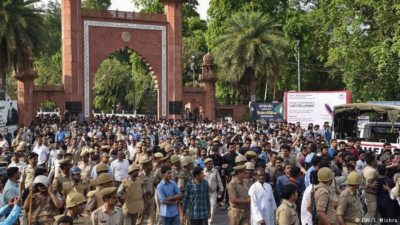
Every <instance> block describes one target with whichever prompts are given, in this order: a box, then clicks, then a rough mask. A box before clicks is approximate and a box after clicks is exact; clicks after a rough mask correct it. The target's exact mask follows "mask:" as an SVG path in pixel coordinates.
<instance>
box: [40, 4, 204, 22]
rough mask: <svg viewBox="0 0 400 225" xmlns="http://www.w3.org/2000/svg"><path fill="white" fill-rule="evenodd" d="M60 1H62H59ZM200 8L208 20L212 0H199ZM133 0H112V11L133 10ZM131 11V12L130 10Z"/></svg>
mask: <svg viewBox="0 0 400 225" xmlns="http://www.w3.org/2000/svg"><path fill="white" fill-rule="evenodd" d="M48 1H49V0H41V2H43V3H47V2H48ZM58 1H60V0H58ZM198 2H199V6H198V8H197V12H198V13H199V14H200V18H201V19H203V20H206V19H207V9H208V5H209V4H210V0H198ZM133 8H134V6H133V3H132V0H111V7H110V9H111V10H116V9H118V10H119V11H124V10H125V9H133ZM128 11H129V10H128Z"/></svg>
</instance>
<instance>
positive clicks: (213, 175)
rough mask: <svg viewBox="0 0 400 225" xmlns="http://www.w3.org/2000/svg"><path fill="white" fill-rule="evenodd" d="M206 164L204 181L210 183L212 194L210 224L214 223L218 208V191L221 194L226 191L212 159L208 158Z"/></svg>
mask: <svg viewBox="0 0 400 225" xmlns="http://www.w3.org/2000/svg"><path fill="white" fill-rule="evenodd" d="M204 163H205V164H206V168H205V170H204V179H205V180H206V181H207V182H208V186H209V192H210V205H211V212H210V214H211V216H210V218H209V219H208V223H209V224H210V223H212V222H213V219H214V214H215V209H216V208H217V197H218V192H217V190H218V191H219V193H222V192H223V191H224V186H223V185H222V182H221V177H220V176H219V173H218V170H217V169H214V168H213V167H214V164H213V160H212V159H211V158H207V159H206V160H204Z"/></svg>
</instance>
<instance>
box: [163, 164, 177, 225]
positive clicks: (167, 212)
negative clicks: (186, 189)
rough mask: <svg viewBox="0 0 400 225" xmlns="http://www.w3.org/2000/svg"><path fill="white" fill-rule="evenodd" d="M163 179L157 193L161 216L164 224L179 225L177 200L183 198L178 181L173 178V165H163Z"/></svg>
mask: <svg viewBox="0 0 400 225" xmlns="http://www.w3.org/2000/svg"><path fill="white" fill-rule="evenodd" d="M161 175H162V176H163V179H162V180H161V182H160V183H159V184H158V185H157V195H158V198H159V201H160V203H161V205H160V217H161V223H162V225H179V223H180V221H179V212H178V204H177V201H178V200H180V199H182V194H181V191H180V190H179V188H178V186H177V185H176V183H175V182H174V181H173V180H171V177H172V171H171V167H169V166H163V167H161Z"/></svg>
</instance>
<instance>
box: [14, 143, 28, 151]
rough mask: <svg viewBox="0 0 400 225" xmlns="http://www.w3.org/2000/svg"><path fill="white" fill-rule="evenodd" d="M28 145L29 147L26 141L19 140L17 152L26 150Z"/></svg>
mask: <svg viewBox="0 0 400 225" xmlns="http://www.w3.org/2000/svg"><path fill="white" fill-rule="evenodd" d="M27 147H28V144H27V143H26V142H25V141H21V142H19V144H18V146H17V149H16V151H17V152H19V151H25V150H26V148H27Z"/></svg>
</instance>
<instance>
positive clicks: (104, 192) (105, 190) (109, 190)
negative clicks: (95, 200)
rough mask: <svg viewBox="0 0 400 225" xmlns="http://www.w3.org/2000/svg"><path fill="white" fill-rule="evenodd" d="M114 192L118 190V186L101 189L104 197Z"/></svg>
mask: <svg viewBox="0 0 400 225" xmlns="http://www.w3.org/2000/svg"><path fill="white" fill-rule="evenodd" d="M114 192H117V188H116V187H107V188H103V189H102V190H101V195H103V198H104V197H108V196H111V195H112V194H114Z"/></svg>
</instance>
